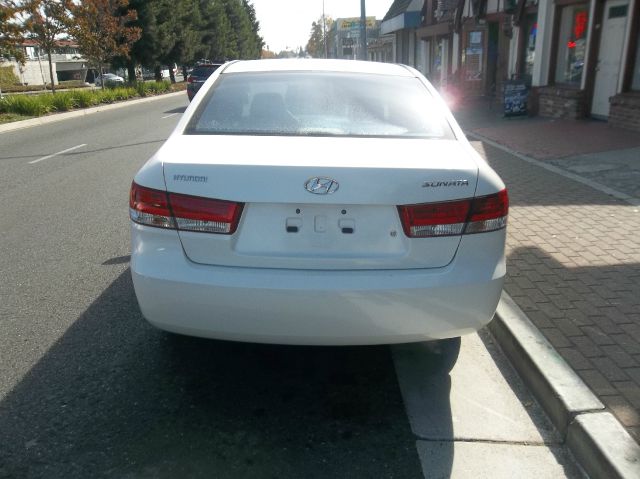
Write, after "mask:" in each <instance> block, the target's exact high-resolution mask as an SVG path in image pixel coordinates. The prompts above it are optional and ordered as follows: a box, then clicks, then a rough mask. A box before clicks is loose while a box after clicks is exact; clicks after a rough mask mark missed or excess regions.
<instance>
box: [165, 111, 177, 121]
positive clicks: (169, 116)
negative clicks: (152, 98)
mask: <svg viewBox="0 0 640 479" xmlns="http://www.w3.org/2000/svg"><path fill="white" fill-rule="evenodd" d="M174 115H177V113H171V115H167V116H163V117H162V120H164V119H165V118H171V117H172V116H174Z"/></svg>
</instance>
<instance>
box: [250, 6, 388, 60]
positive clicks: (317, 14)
mask: <svg viewBox="0 0 640 479" xmlns="http://www.w3.org/2000/svg"><path fill="white" fill-rule="evenodd" d="M250 2H251V3H253V6H254V7H255V9H256V17H257V19H258V21H259V22H260V35H261V36H262V38H264V42H265V45H268V46H269V50H271V51H272V52H276V53H278V52H280V51H282V50H286V49H290V50H297V49H298V47H302V48H304V47H305V46H306V44H307V41H308V40H309V34H310V32H311V23H312V22H314V21H316V20H317V19H319V18H321V17H322V0H250ZM392 3H393V0H366V13H367V16H368V17H371V16H375V17H376V18H377V19H379V20H382V17H384V15H385V14H386V13H387V10H389V7H390V6H391V4H392ZM324 11H325V14H326V15H327V17H331V18H348V17H359V16H360V0H324Z"/></svg>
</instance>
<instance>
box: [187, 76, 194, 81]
mask: <svg viewBox="0 0 640 479" xmlns="http://www.w3.org/2000/svg"><path fill="white" fill-rule="evenodd" d="M187 83H193V77H192V76H191V75H189V76H188V77H187Z"/></svg>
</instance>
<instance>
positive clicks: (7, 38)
mask: <svg viewBox="0 0 640 479" xmlns="http://www.w3.org/2000/svg"><path fill="white" fill-rule="evenodd" d="M19 14H20V7H19V6H17V5H16V3H15V2H13V1H6V0H3V1H0V58H7V59H9V58H15V59H16V60H17V61H19V62H20V63H24V62H25V56H24V51H23V50H22V48H20V44H21V43H22V40H23V36H24V25H23V23H22V22H20V20H19V18H18V15H19Z"/></svg>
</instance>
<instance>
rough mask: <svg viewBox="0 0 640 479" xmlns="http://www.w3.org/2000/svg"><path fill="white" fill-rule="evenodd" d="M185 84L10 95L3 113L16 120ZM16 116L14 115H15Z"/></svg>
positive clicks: (0, 105)
mask: <svg viewBox="0 0 640 479" xmlns="http://www.w3.org/2000/svg"><path fill="white" fill-rule="evenodd" d="M181 89H184V88H181V87H175V85H171V83H169V82H166V81H163V82H138V83H136V84H135V85H132V86H114V87H108V88H105V89H104V90H103V89H97V90H87V89H74V90H69V91H62V92H58V93H56V94H55V95H54V94H52V93H42V94H38V95H6V96H4V97H3V98H0V115H2V118H3V122H5V123H7V122H9V121H11V120H10V118H15V120H14V121H18V120H21V119H24V117H34V116H42V115H46V114H47V113H52V112H63V111H69V110H73V109H75V108H88V107H91V106H95V105H99V104H103V103H115V102H118V101H125V100H129V99H131V98H135V97H146V96H150V95H158V94H161V93H167V92H171V91H179V90H181ZM12 115H13V116H12Z"/></svg>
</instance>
